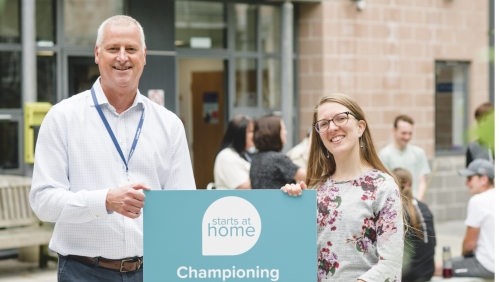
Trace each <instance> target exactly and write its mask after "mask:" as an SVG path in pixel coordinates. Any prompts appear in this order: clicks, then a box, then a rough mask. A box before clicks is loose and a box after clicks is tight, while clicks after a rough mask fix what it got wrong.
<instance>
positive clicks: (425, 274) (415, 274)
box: [393, 168, 437, 282]
mask: <svg viewBox="0 0 499 282" xmlns="http://www.w3.org/2000/svg"><path fill="white" fill-rule="evenodd" d="M393 173H394V174H395V176H396V177H397V178H398V181H399V188H400V194H401V197H402V200H403V201H404V205H403V206H404V209H405V215H406V222H407V224H406V233H405V244H404V261H403V267H402V281H403V282H422V281H429V280H430V279H431V277H432V276H433V273H434V272H435V262H434V260H433V257H434V256H435V246H436V244H437V242H436V237H435V229H434V228H433V215H432V214H431V211H430V209H428V206H427V205H425V204H424V203H422V202H420V201H418V200H416V199H414V198H413V197H412V190H411V186H412V176H411V173H410V172H409V171H408V170H406V169H403V168H396V169H394V170H393Z"/></svg>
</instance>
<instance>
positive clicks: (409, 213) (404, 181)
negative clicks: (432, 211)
mask: <svg viewBox="0 0 499 282" xmlns="http://www.w3.org/2000/svg"><path fill="white" fill-rule="evenodd" d="M393 174H394V175H395V176H396V177H397V178H398V183H399V189H400V197H401V200H402V207H403V208H404V215H405V218H408V219H409V221H410V224H411V225H410V226H408V225H407V220H406V221H405V223H406V231H407V229H411V231H412V232H414V234H416V236H418V237H419V238H420V239H423V231H422V227H423V221H422V218H421V217H420V216H419V215H418V213H417V211H416V207H414V204H413V203H412V189H411V186H412V176H411V173H410V172H409V171H408V170H406V169H403V168H396V169H394V170H393Z"/></svg>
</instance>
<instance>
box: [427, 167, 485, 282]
mask: <svg viewBox="0 0 499 282" xmlns="http://www.w3.org/2000/svg"><path fill="white" fill-rule="evenodd" d="M459 175H462V176H465V177H466V186H468V190H469V193H470V194H471V195H473V196H472V197H471V198H470V200H469V202H468V211H467V214H466V220H465V221H464V224H465V225H466V235H465V236H464V239H463V251H462V256H460V257H456V258H453V259H452V272H453V277H481V278H491V279H492V278H494V264H495V189H494V187H495V186H494V177H495V173H494V165H493V164H492V163H491V162H489V161H487V160H484V159H476V160H474V161H472V162H471V163H470V165H469V166H468V168H466V169H462V170H460V171H459ZM435 275H442V266H441V265H437V267H436V270H435Z"/></svg>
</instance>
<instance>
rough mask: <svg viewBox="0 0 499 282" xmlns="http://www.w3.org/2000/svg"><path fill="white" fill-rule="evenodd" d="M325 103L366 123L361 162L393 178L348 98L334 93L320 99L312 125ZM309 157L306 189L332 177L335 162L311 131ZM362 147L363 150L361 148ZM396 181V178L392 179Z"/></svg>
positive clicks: (319, 139)
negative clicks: (342, 107) (339, 106)
mask: <svg viewBox="0 0 499 282" xmlns="http://www.w3.org/2000/svg"><path fill="white" fill-rule="evenodd" d="M325 103H338V104H340V105H343V106H345V107H346V108H347V109H348V110H349V111H350V112H351V113H352V114H353V116H354V117H355V118H356V119H357V120H359V121H360V120H363V121H365V123H366V129H365V130H364V133H363V134H362V136H361V137H360V138H359V142H360V144H361V145H362V146H361V148H360V156H361V161H362V162H363V163H365V164H368V165H370V166H372V167H373V168H375V169H377V170H379V171H382V172H384V173H387V174H389V175H391V176H392V177H393V174H392V173H391V172H390V171H389V170H388V169H387V168H386V167H385V166H384V165H383V163H382V162H381V160H380V159H379V157H378V154H377V153H376V149H375V148H374V142H373V139H372V137H371V132H370V130H369V124H368V122H367V120H366V117H365V114H364V112H363V111H362V109H361V108H360V106H359V105H358V104H357V102H355V101H354V100H353V99H352V98H351V97H350V96H348V95H345V94H341V93H335V94H331V95H328V96H324V97H322V98H321V100H320V101H319V103H318V104H317V105H316V106H315V109H314V118H313V123H315V122H317V109H318V108H319V106H321V105H323V104H325ZM310 137H311V140H310V143H311V144H310V155H309V159H308V164H307V179H306V184H307V186H308V187H314V186H317V185H318V184H320V183H322V182H324V181H326V179H327V178H328V177H329V176H331V175H333V174H334V172H335V171H336V162H335V161H334V157H333V158H327V157H326V155H327V149H326V147H325V146H324V144H323V143H322V141H321V138H320V136H319V133H318V132H317V131H316V130H315V129H313V130H312V133H311V135H310ZM362 147H363V148H362ZM393 178H394V179H395V181H396V178H395V177H393Z"/></svg>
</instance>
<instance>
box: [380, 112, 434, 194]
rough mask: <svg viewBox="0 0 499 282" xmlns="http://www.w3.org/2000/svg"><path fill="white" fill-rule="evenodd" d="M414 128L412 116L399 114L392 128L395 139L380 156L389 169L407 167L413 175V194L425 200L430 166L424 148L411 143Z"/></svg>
mask: <svg viewBox="0 0 499 282" xmlns="http://www.w3.org/2000/svg"><path fill="white" fill-rule="evenodd" d="M413 130H414V120H413V119H412V118H411V117H409V116H407V115H399V116H397V117H396V118H395V121H394V122H393V129H392V134H393V137H394V140H393V142H392V143H391V144H389V145H387V146H386V147H384V148H383V149H382V150H381V151H380V153H379V157H380V159H381V161H382V162H383V164H384V165H385V166H386V167H387V168H388V169H389V170H394V169H395V168H405V169H407V170H408V171H409V172H410V173H411V175H412V176H413V181H412V195H413V196H414V197H415V198H416V199H417V200H419V201H423V200H424V199H423V198H424V195H425V193H426V188H427V187H426V179H425V175H427V174H429V173H430V166H429V165H428V160H427V159H426V154H425V152H424V150H423V149H422V148H420V147H418V146H414V145H411V144H409V142H410V141H411V139H412V133H413Z"/></svg>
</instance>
